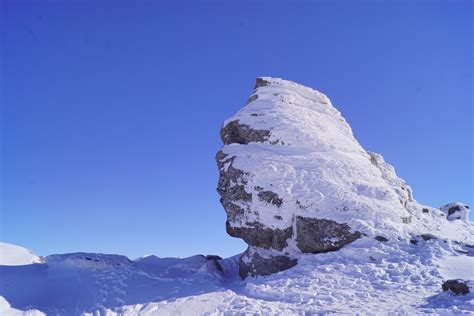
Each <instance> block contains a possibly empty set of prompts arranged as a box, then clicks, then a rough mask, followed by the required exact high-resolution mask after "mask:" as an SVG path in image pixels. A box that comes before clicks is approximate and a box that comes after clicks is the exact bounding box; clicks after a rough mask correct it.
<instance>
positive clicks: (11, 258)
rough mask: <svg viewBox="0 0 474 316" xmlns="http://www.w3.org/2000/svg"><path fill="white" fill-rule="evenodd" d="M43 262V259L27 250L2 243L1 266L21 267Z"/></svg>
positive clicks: (0, 244)
mask: <svg viewBox="0 0 474 316" xmlns="http://www.w3.org/2000/svg"><path fill="white" fill-rule="evenodd" d="M41 262H43V259H41V258H40V257H38V256H37V255H35V254H34V253H33V252H32V251H30V250H28V249H26V248H23V247H20V246H16V245H12V244H7V243H4V242H0V265H1V266H20V265H25V264H32V263H41Z"/></svg>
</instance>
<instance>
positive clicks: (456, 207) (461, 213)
mask: <svg viewBox="0 0 474 316" xmlns="http://www.w3.org/2000/svg"><path fill="white" fill-rule="evenodd" d="M440 210H441V211H443V212H444V213H445V214H446V218H447V219H448V220H449V221H454V220H456V219H461V220H467V219H468V218H469V211H470V210H469V206H467V205H466V204H464V203H460V202H454V203H449V204H446V205H444V206H441V207H440Z"/></svg>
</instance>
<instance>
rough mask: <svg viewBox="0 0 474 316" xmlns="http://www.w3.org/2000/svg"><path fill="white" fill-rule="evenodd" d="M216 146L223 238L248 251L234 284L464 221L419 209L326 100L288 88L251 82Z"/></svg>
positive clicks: (452, 212)
mask: <svg viewBox="0 0 474 316" xmlns="http://www.w3.org/2000/svg"><path fill="white" fill-rule="evenodd" d="M220 137H221V139H222V142H223V143H224V146H223V147H222V148H221V149H220V150H219V151H218V152H217V155H216V161H217V165H218V168H219V181H218V187H217V191H218V193H219V195H220V201H221V204H222V205H223V207H224V209H225V211H226V213H227V222H226V230H227V233H228V234H229V235H231V236H233V237H237V238H241V239H243V240H244V241H245V242H246V243H247V244H248V249H247V250H246V251H245V252H244V253H243V255H242V256H241V257H240V262H239V265H240V266H239V272H240V276H241V277H242V278H245V277H247V276H257V275H270V274H273V273H276V272H279V271H283V270H286V269H289V268H291V267H293V266H295V265H296V264H297V262H298V258H299V257H300V256H302V255H303V254H306V253H311V254H318V253H324V252H329V251H337V250H339V249H341V248H342V247H344V246H346V245H348V244H350V243H353V242H356V241H357V240H358V239H360V238H373V239H374V240H376V241H378V242H390V240H414V238H417V237H420V236H423V234H424V235H427V233H432V231H431V230H433V229H435V227H436V224H434V223H433V222H439V221H440V218H439V216H437V215H442V214H446V217H444V221H446V218H447V219H448V220H454V219H463V220H465V219H467V213H468V211H467V208H468V207H467V206H465V205H464V204H462V203H456V204H448V205H447V206H445V207H444V208H441V210H439V209H433V208H428V207H423V206H421V205H420V204H418V203H417V202H416V201H415V200H414V198H413V194H412V190H411V188H410V187H409V186H408V185H407V184H406V183H405V181H404V180H402V179H400V178H399V177H397V175H396V173H395V170H394V168H393V167H392V166H391V165H389V164H388V163H386V162H385V161H384V159H383V157H382V156H381V155H379V154H377V153H373V152H368V151H366V150H364V149H363V148H362V146H361V145H360V144H359V143H358V142H357V140H356V139H355V138H354V136H353V134H352V130H351V128H350V126H349V125H348V124H347V122H346V120H345V119H344V118H343V117H342V116H341V114H340V112H339V111H338V110H336V109H335V108H334V107H333V106H332V104H331V101H330V100H329V98H328V97H327V96H326V95H324V94H322V93H320V92H318V91H315V90H313V89H311V88H308V87H305V86H302V85H299V84H297V83H294V82H291V81H287V80H283V79H278V78H269V77H261V78H257V80H256V85H255V88H254V91H253V93H252V95H251V96H250V97H249V99H248V101H247V104H246V106H245V107H243V108H242V109H241V110H240V111H239V112H238V113H237V114H235V115H234V116H232V117H231V118H229V119H228V120H226V121H225V122H224V124H223V126H222V128H221V131H220ZM439 225H441V224H439V223H438V226H439ZM414 236H415V237H414Z"/></svg>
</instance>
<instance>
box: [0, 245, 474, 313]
mask: <svg viewBox="0 0 474 316" xmlns="http://www.w3.org/2000/svg"><path fill="white" fill-rule="evenodd" d="M238 257H239V256H234V257H231V258H227V259H220V258H215V257H207V258H206V257H205V256H200V255H199V256H193V257H189V258H184V259H178V258H158V257H156V256H147V257H144V258H139V259H136V260H134V261H131V260H129V259H128V258H127V257H125V256H119V255H104V254H88V253H74V254H64V255H53V256H48V257H46V258H45V263H36V264H30V265H22V266H0V275H1V278H0V296H3V298H2V299H0V314H1V315H41V312H43V313H46V314H47V315H99V314H101V315H103V314H105V315H202V314H206V313H208V314H211V315H222V314H226V313H230V314H237V315H239V314H249V313H250V314H280V315H281V314H284V315H298V314H304V313H310V314H311V313H324V314H331V313H334V314H353V313H354V311H357V312H358V313H361V314H374V313H375V314H388V313H401V314H407V315H412V314H420V313H430V314H442V315H449V314H454V313H458V312H459V313H464V314H470V313H474V294H473V293H472V291H471V293H470V294H468V295H465V296H455V295H453V294H452V293H449V292H443V291H442V289H441V284H442V283H443V281H444V280H447V279H452V278H462V279H464V280H473V279H474V275H473V270H472V268H473V266H472V264H473V261H474V260H473V258H474V257H473V256H472V255H471V254H470V253H462V252H459V249H458V245H457V244H455V243H453V242H451V241H446V242H445V241H444V240H441V239H430V240H426V241H425V240H420V241H419V242H418V243H417V244H416V245H415V244H413V243H410V242H409V241H406V240H404V241H389V242H386V243H381V242H378V241H376V240H372V239H361V240H358V241H356V242H354V243H353V244H350V245H348V246H346V247H344V248H342V249H341V250H339V251H336V252H329V253H325V254H318V255H309V254H308V255H303V257H302V258H301V259H300V262H299V264H298V265H297V266H296V267H294V268H292V269H289V270H286V271H283V272H280V273H276V274H274V275H271V276H268V277H257V278H247V279H246V280H241V279H240V277H239V276H238ZM10 305H11V307H10ZM23 311H25V312H24V313H25V314H23Z"/></svg>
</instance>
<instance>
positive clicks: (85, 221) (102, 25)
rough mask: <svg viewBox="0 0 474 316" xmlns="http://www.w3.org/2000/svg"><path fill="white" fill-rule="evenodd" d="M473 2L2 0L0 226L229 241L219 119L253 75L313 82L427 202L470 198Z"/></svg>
mask: <svg viewBox="0 0 474 316" xmlns="http://www.w3.org/2000/svg"><path fill="white" fill-rule="evenodd" d="M472 9H473V8H472V2H470V1H396V2H390V1H389V2H383V1H335V2H334V1H312V2H309V1H308V2H303V1H299V2H298V1H297V2H291V3H290V1H287V2H270V1H260V2H257V3H253V4H252V3H251V2H250V1H245V2H243V1H242V2H236V1H226V2H225V5H223V4H220V5H219V4H218V2H217V1H216V2H206V1H189V2H180V3H171V2H165V1H153V2H152V1H149V2H146V1H138V2H132V1H118V2H117V1H91V0H89V1H86V0H84V1H72V2H71V1H12V0H7V1H4V2H3V6H2V7H1V18H0V21H1V22H0V23H1V25H0V29H1V32H2V38H3V41H2V44H1V45H2V49H1V52H2V61H3V64H2V67H3V70H2V74H3V76H2V82H1V87H2V90H3V91H2V92H3V96H2V101H1V103H2V110H3V111H2V114H3V115H2V122H1V127H2V136H3V139H2V140H3V151H2V163H1V165H2V177H1V178H2V182H3V183H2V197H1V201H2V205H1V207H2V212H1V216H2V217H1V236H0V237H1V240H3V241H6V242H11V243H15V244H19V245H23V246H25V247H28V248H30V249H33V250H34V251H35V252H37V253H38V254H41V255H47V254H51V253H61V252H74V251H91V252H106V253H120V254H125V255H128V256H130V257H132V258H133V257H137V256H140V255H143V254H147V253H155V254H157V255H159V256H181V257H183V256H189V255H193V254H197V253H204V254H210V253H212V254H219V255H221V256H229V255H233V254H236V253H238V252H240V251H243V250H244V249H245V244H244V243H243V242H242V241H240V240H237V239H233V238H231V237H229V236H227V234H226V232H225V226H224V222H225V212H224V210H223V208H222V207H221V205H220V203H219V197H218V194H217V193H216V191H215V187H216V182H217V176H218V174H217V168H216V165H215V162H214V155H215V153H216V151H217V150H218V149H219V147H220V146H221V142H220V140H219V128H220V125H221V123H222V121H223V120H224V119H226V118H227V117H229V116H230V115H232V114H233V113H235V112H236V111H237V110H238V109H239V108H240V107H242V106H243V105H244V104H245V101H246V99H247V97H248V96H249V95H250V93H251V91H252V88H253V86H254V80H255V78H256V77H257V76H262V75H265V76H275V77H283V78H285V79H289V80H293V81H297V82H300V83H303V84H305V85H308V86H310V87H313V88H315V89H317V90H320V91H322V92H324V93H326V94H327V95H328V96H329V97H330V98H331V99H332V101H333V104H334V105H335V106H336V107H337V108H338V109H339V110H340V111H341V112H342V113H343V115H344V116H345V118H346V119H347V121H348V122H349V123H350V124H351V126H352V128H353V131H354V134H355V135H356V137H357V138H358V140H359V141H360V142H361V144H362V145H363V146H364V147H365V148H366V149H369V150H372V151H376V152H379V153H381V154H383V155H384V156H385V158H386V160H387V161H388V162H390V163H391V164H393V165H394V166H395V167H396V170H397V172H398V174H399V175H400V176H401V177H403V178H404V179H405V180H406V181H407V182H408V183H409V184H410V185H411V186H412V187H413V189H414V193H415V198H417V200H418V201H420V202H422V203H426V204H429V205H433V206H439V205H443V204H445V203H447V202H451V201H463V202H466V203H468V204H470V205H473V196H474V194H473V184H472V175H473V164H472V158H473V157H472V156H473V153H472V149H473V148H472V147H473V146H472V141H473V128H472V120H473V99H472V87H473V85H472V84H473V82H472V72H473V67H472V66H473V65H472V58H473V50H472V40H473V36H472V35H473V29H472V19H473V11H472Z"/></svg>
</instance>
